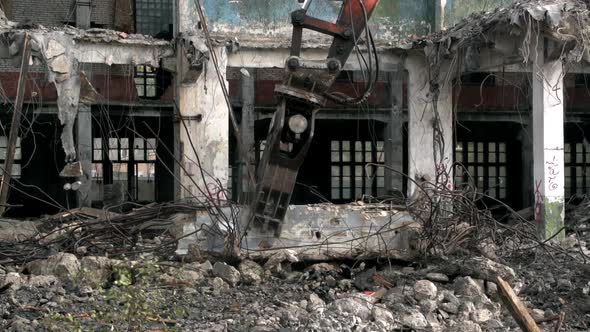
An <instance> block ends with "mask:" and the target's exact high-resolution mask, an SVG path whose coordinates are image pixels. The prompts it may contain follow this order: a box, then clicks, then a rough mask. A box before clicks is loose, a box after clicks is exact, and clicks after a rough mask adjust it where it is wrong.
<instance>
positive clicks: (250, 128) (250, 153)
mask: <svg viewBox="0 0 590 332" xmlns="http://www.w3.org/2000/svg"><path fill="white" fill-rule="evenodd" d="M241 73H242V122H241V124H240V135H241V144H242V146H237V147H236V149H237V151H238V157H239V158H240V160H239V165H240V170H239V173H238V174H239V175H238V176H239V177H240V178H239V188H238V194H239V196H238V197H239V200H240V202H250V200H249V198H250V193H253V192H254V191H255V189H256V188H255V183H252V181H251V180H250V179H251V177H254V167H255V165H256V156H255V154H256V149H255V143H256V141H255V136H254V124H255V120H256V118H255V116H256V114H255V110H254V104H255V99H256V84H255V83H256V78H255V71H254V70H247V69H245V68H243V69H242V70H241ZM242 154H244V156H242ZM244 159H246V160H244Z"/></svg>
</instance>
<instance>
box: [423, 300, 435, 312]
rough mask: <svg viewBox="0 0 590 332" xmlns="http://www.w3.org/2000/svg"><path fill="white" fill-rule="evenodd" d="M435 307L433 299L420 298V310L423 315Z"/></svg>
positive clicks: (432, 310)
mask: <svg viewBox="0 0 590 332" xmlns="http://www.w3.org/2000/svg"><path fill="white" fill-rule="evenodd" d="M436 308H437V303H436V301H434V300H422V301H420V311H422V313H423V314H424V315H428V314H430V313H433V312H434V311H435V310H436Z"/></svg>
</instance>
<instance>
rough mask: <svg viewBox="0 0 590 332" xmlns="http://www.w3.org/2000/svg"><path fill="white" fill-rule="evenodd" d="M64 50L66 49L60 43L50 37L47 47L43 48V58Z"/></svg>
mask: <svg viewBox="0 0 590 332" xmlns="http://www.w3.org/2000/svg"><path fill="white" fill-rule="evenodd" d="M65 52H66V49H65V47H64V46H63V45H62V44H60V43H59V42H57V41H55V40H53V39H51V40H49V42H48V43H47V48H46V49H45V58H47V59H53V58H55V57H56V56H58V55H62V54H64V53H65Z"/></svg>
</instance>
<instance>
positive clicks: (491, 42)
mask: <svg viewBox="0 0 590 332" xmlns="http://www.w3.org/2000/svg"><path fill="white" fill-rule="evenodd" d="M588 23H590V11H589V10H588V7H587V5H586V3H585V2H583V1H580V0H530V1H516V2H514V3H513V4H512V5H510V6H507V7H500V8H497V9H496V10H494V11H492V12H486V13H479V14H472V15H471V16H469V17H467V18H465V19H464V20H462V21H461V22H460V23H458V24H457V25H455V26H454V27H452V28H450V29H448V30H446V31H442V32H438V33H435V34H433V35H430V36H426V37H420V38H413V39H410V40H408V41H407V44H405V45H404V46H403V47H402V48H403V49H405V50H410V49H424V50H425V53H426V55H427V56H428V59H429V62H430V63H431V66H436V65H437V64H440V63H441V62H442V60H443V59H451V58H453V57H456V56H460V55H464V57H465V58H464V60H465V61H464V64H465V66H464V68H460V69H462V70H467V71H474V70H478V69H481V68H480V60H479V56H480V55H481V53H482V52H484V51H485V50H491V51H492V52H493V51H496V52H499V54H498V55H500V56H501V57H500V59H499V60H500V61H502V63H501V64H504V65H505V64H513V63H528V62H529V61H531V60H532V56H533V54H532V50H533V49H534V48H535V46H536V44H538V42H539V40H540V39H542V38H547V39H549V40H551V41H552V42H554V43H555V46H556V47H554V49H558V50H559V52H558V53H555V54H552V55H550V57H553V58H555V59H557V58H562V59H563V60H564V61H567V62H570V63H571V62H580V61H582V60H585V61H586V62H590V53H589V52H588V46H590V28H589V24H588Z"/></svg>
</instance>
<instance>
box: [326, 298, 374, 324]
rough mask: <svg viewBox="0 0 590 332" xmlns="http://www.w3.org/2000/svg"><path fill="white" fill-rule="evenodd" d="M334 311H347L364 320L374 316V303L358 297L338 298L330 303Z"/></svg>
mask: <svg viewBox="0 0 590 332" xmlns="http://www.w3.org/2000/svg"><path fill="white" fill-rule="evenodd" d="M329 308H330V309H331V310H332V311H337V312H346V313H349V314H351V315H354V316H358V317H359V318H361V319H362V320H369V319H370V318H371V316H372V314H373V313H372V309H373V305H372V304H371V303H368V302H367V301H363V300H362V299H360V298H356V297H347V298H344V299H338V300H336V301H334V302H332V303H331V304H330V305H329Z"/></svg>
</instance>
